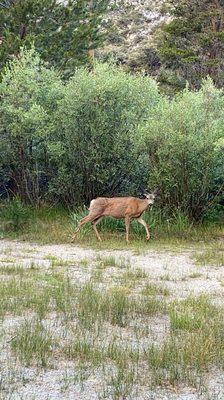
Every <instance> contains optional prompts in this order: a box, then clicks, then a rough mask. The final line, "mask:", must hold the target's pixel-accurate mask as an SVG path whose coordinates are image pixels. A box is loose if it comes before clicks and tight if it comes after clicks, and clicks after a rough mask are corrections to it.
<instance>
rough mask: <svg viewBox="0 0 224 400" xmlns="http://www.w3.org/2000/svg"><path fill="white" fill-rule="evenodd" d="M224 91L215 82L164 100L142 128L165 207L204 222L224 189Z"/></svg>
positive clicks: (152, 177)
mask: <svg viewBox="0 0 224 400" xmlns="http://www.w3.org/2000/svg"><path fill="white" fill-rule="evenodd" d="M223 107H224V97H223V91H221V90H218V89H216V88H215V87H214V86H213V84H212V82H211V80H210V79H208V80H207V81H205V82H204V84H203V87H202V89H201V90H200V91H198V92H191V91H189V90H188V89H186V90H184V91H183V92H182V93H181V94H179V95H177V96H176V97H175V98H174V99H173V100H171V101H169V100H167V99H166V98H164V99H162V100H161V101H160V102H159V104H158V107H157V108H156V109H155V110H154V111H153V115H151V116H150V117H149V119H148V121H147V122H146V124H144V125H143V126H142V127H141V130H140V133H141V140H140V141H141V144H140V149H142V150H145V151H146V153H147V156H148V165H149V182H150V185H151V186H159V187H160V189H161V190H160V198H161V206H162V207H165V208H167V209H169V210H175V209H179V210H180V211H182V212H183V213H185V214H186V215H187V216H188V217H190V218H191V219H196V220H198V219H200V218H201V217H202V216H203V214H204V213H205V211H206V210H207V209H208V208H209V207H211V205H213V204H214V203H215V202H216V201H218V199H219V197H220V196H221V193H222V191H223V184H224V181H223V176H224V153H223V151H222V146H220V143H221V142H220V138H221V137H223V135H224V129H223V126H224V111H223V109H224V108H223Z"/></svg>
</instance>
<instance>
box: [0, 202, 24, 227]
mask: <svg viewBox="0 0 224 400" xmlns="http://www.w3.org/2000/svg"><path fill="white" fill-rule="evenodd" d="M30 214H31V213H30V210H29V208H28V207H26V206H24V204H23V203H22V202H21V200H20V199H19V197H15V198H14V199H13V200H11V201H6V202H4V203H2V204H1V208H0V216H1V218H2V220H5V222H6V229H8V230H11V231H18V230H19V229H22V228H23V227H24V226H25V225H26V224H27V223H28V221H29V218H30Z"/></svg>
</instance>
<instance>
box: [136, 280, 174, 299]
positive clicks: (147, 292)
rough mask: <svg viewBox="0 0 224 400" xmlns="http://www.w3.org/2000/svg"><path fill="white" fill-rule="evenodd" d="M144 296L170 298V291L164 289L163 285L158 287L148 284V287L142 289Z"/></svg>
mask: <svg viewBox="0 0 224 400" xmlns="http://www.w3.org/2000/svg"><path fill="white" fill-rule="evenodd" d="M142 294H143V295H144V296H156V295H162V296H169V295H170V291H169V289H168V288H166V287H163V286H161V285H157V284H155V283H147V284H146V286H145V287H144V288H143V289H142Z"/></svg>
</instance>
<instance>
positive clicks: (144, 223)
mask: <svg viewBox="0 0 224 400" xmlns="http://www.w3.org/2000/svg"><path fill="white" fill-rule="evenodd" d="M137 221H138V222H139V223H140V224H141V225H143V226H144V227H145V230H146V240H149V239H150V232H149V228H148V225H147V223H146V222H145V221H144V219H142V218H141V217H140V218H138V219H137Z"/></svg>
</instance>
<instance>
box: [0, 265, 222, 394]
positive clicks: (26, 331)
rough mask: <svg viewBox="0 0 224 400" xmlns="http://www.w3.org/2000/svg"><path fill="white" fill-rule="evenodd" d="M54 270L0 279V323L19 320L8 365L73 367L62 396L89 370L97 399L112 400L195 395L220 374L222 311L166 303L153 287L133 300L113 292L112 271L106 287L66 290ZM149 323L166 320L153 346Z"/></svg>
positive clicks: (197, 302) (200, 301) (202, 301)
mask: <svg viewBox="0 0 224 400" xmlns="http://www.w3.org/2000/svg"><path fill="white" fill-rule="evenodd" d="M118 261H119V260H118ZM121 262H122V260H121V261H120V263H121ZM110 263H111V261H110ZM110 263H109V264H110ZM9 268H10V267H9ZM57 268H60V266H56V267H55V269H54V270H52V269H51V268H50V269H49V270H48V271H47V272H44V271H42V268H41V269H40V270H32V269H31V268H26V269H25V268H24V270H25V271H24V272H23V274H22V276H21V272H20V271H19V270H18V268H16V266H15V268H14V271H13V270H12V269H11V270H10V274H9V275H5V271H1V277H2V279H1V283H0V294H1V302H0V310H1V311H0V314H1V318H2V319H4V318H9V316H10V317H11V319H12V320H13V318H14V317H16V316H17V317H18V316H22V315H25V319H24V318H23V317H20V318H21V319H20V322H19V324H18V323H17V324H16V325H15V326H14V328H13V330H12V331H11V332H10V336H11V337H10V340H9V345H10V348H11V353H10V357H12V359H14V360H18V362H19V363H20V364H21V365H24V366H32V368H37V367H38V368H44V370H45V371H47V370H49V368H54V364H55V362H57V363H58V361H59V360H60V365H61V362H62V361H63V363H65V362H66V360H67V361H69V362H74V368H75V371H76V372H74V375H70V376H69V377H68V376H64V382H63V387H64V389H63V390H66V387H67V388H69V387H70V384H73V383H75V382H76V383H77V382H79V383H81V384H82V385H84V384H85V381H86V380H88V378H89V376H90V375H91V376H93V375H94V374H95V371H96V370H97V371H98V372H97V376H98V379H100V381H101V380H102V385H101V388H100V392H99V394H100V395H101V396H103V395H104V397H105V398H107V396H108V395H109V394H110V395H111V396H112V398H114V399H118V398H119V396H121V395H127V394H129V395H130V396H132V395H133V394H134V391H135V390H141V388H142V387H144V388H146V387H147V389H150V390H151V389H153V388H155V386H157V387H158V386H159V387H164V385H172V386H179V385H180V384H187V385H189V386H191V387H197V388H199V389H200V390H203V388H204V380H205V379H206V373H207V372H208V371H209V370H210V369H211V368H213V367H216V368H218V369H220V370H222V368H223V356H224V354H223V351H224V343H223V329H224V320H223V308H222V307H218V306H216V305H214V304H213V303H212V302H211V301H210V300H209V298H208V297H207V296H205V295H201V296H199V297H193V296H190V297H187V298H186V299H185V300H181V301H180V300H175V301H172V300H171V298H170V297H169V295H170V294H171V293H170V291H168V290H167V289H166V288H165V287H163V286H161V285H159V284H157V283H156V282H155V281H154V282H152V283H147V284H146V285H144V286H143V287H142V290H141V291H137V292H136V290H135V288H133V287H132V286H130V285H129V287H128V289H127V288H126V287H123V286H114V283H117V279H119V275H120V273H121V269H120V268H116V267H115V273H114V275H113V278H112V281H110V283H109V281H108V278H107V277H106V276H105V277H103V278H102V281H101V282H100V284H99V285H98V283H97V282H94V283H93V282H92V281H91V280H90V281H87V282H86V283H84V284H76V285H74V284H73V283H72V282H71V281H70V279H69V278H68V275H67V272H66V271H64V272H63V273H62V272H59V270H57ZM93 268H94V267H93ZM123 269H124V272H123V271H122V272H123V274H124V275H126V277H125V280H126V281H128V280H130V282H133V279H134V281H135V282H136V280H137V282H138V285H140V284H141V285H142V284H144V281H143V280H144V278H145V274H140V271H138V270H137V271H134V270H133V271H132V270H131V269H130V266H129V265H127V264H126V265H125V266H124V267H123ZM131 272H132V273H131ZM6 277H7V279H6ZM133 277H134V278H133ZM140 282H141V283H140ZM102 283H103V284H104V285H105V283H106V286H103V289H102V286H101V285H102ZM108 284H109V286H108ZM161 296H162V297H161ZM24 312H25V314H24ZM154 318H156V320H157V321H158V319H161V318H165V319H166V327H165V326H164V333H165V332H166V336H165V337H164V338H163V339H162V340H160V341H159V342H158V340H157V341H156V342H155V333H153V329H152V332H151V330H150V327H151V326H152V327H153V323H154V322H153V321H154ZM164 324H165V322H163V325H164ZM152 334H153V336H152ZM123 335H124V336H123ZM152 339H153V341H152ZM1 340H2V339H1ZM142 341H143V342H142ZM151 343H152V344H151ZM109 371H110V372H109ZM136 385H137V386H136ZM4 393H6V389H4ZM7 393H8V392H7Z"/></svg>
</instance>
